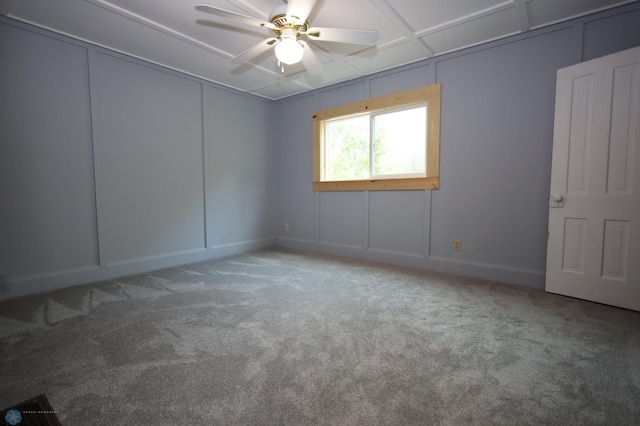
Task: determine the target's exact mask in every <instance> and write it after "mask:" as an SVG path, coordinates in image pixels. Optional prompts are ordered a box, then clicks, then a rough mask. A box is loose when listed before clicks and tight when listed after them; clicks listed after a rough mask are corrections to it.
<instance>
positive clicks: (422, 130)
mask: <svg viewBox="0 0 640 426" xmlns="http://www.w3.org/2000/svg"><path fill="white" fill-rule="evenodd" d="M426 118H427V108H426V106H423V107H419V108H412V109H406V110H402V111H395V112H390V113H387V114H380V115H376V116H375V117H374V119H373V121H374V132H375V133H374V149H373V150H374V152H373V174H374V175H376V176H380V175H401V174H422V175H424V174H425V173H426V170H425V164H426V161H425V158H426V157H425V156H426V152H425V149H426V135H427V134H426V132H427V126H426V123H427V120H426Z"/></svg>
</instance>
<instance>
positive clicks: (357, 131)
mask: <svg viewBox="0 0 640 426" xmlns="http://www.w3.org/2000/svg"><path fill="white" fill-rule="evenodd" d="M368 177H369V116H368V115H363V116H357V117H351V118H346V119H343V120H335V121H329V122H327V123H325V178H326V180H352V179H366V178H368Z"/></svg>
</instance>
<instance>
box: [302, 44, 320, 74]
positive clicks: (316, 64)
mask: <svg viewBox="0 0 640 426" xmlns="http://www.w3.org/2000/svg"><path fill="white" fill-rule="evenodd" d="M298 43H300V44H301V45H302V46H303V47H304V55H303V56H302V65H304V68H305V69H306V70H307V71H314V70H319V69H320V68H322V62H321V61H320V58H319V57H318V55H316V52H314V50H313V49H312V48H311V45H310V44H309V43H307V42H306V41H304V40H298Z"/></svg>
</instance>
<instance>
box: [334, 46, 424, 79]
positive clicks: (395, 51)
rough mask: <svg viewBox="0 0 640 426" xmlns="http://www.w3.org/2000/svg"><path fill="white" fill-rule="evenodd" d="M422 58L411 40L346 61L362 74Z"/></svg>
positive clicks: (420, 52)
mask: <svg viewBox="0 0 640 426" xmlns="http://www.w3.org/2000/svg"><path fill="white" fill-rule="evenodd" d="M420 59H423V54H422V51H421V50H420V49H418V48H417V47H416V46H415V45H414V44H413V43H412V42H409V41H407V42H404V43H399V44H397V45H393V46H389V47H385V48H380V49H376V50H375V54H374V55H370V56H369V55H367V56H365V55H362V56H357V57H355V58H354V59H351V60H350V61H348V62H347V63H348V64H349V65H352V66H353V67H354V68H356V69H357V70H358V71H360V72H361V73H362V74H370V73H372V72H375V71H380V70H383V69H387V68H392V67H394V66H398V65H403V64H407V63H410V62H415V61H417V60H420Z"/></svg>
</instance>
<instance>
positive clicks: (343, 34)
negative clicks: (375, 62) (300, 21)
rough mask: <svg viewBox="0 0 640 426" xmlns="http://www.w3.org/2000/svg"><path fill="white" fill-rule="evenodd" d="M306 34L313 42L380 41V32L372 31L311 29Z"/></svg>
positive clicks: (361, 42) (364, 42) (367, 42)
mask: <svg viewBox="0 0 640 426" xmlns="http://www.w3.org/2000/svg"><path fill="white" fill-rule="evenodd" d="M306 34H307V36H308V37H310V38H311V39H312V40H316V41H330V42H334V43H350V44H375V43H376V41H378V32H377V31H370V30H351V29H347V28H327V27H311V28H309V29H308V30H307V31H306Z"/></svg>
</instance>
